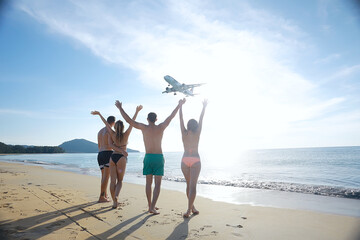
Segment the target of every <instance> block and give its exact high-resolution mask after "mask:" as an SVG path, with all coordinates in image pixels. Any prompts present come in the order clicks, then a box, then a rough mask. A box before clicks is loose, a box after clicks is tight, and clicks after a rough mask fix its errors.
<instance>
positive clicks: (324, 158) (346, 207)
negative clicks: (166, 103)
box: [0, 146, 360, 217]
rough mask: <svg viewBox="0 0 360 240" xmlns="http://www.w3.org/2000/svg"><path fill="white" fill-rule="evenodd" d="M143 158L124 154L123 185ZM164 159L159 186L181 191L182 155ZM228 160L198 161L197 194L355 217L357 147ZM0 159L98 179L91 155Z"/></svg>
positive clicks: (358, 205) (358, 207)
mask: <svg viewBox="0 0 360 240" xmlns="http://www.w3.org/2000/svg"><path fill="white" fill-rule="evenodd" d="M144 155H145V153H141V152H140V153H129V156H128V163H127V166H126V174H125V177H124V181H125V182H129V183H135V184H141V185H144V184H145V178H144V176H143V175H142V165H143V158H144ZM200 155H201V153H200ZM229 156H230V157H229ZM164 157H165V173H164V177H163V182H162V187H163V188H166V189H170V190H176V191H181V192H185V187H186V185H185V179H184V177H183V174H182V172H181V168H180V162H181V157H182V152H166V153H164ZM229 158H231V155H230V154H227V155H226V158H225V159H222V158H221V157H220V156H219V158H218V159H217V160H211V161H207V159H206V157H205V158H202V159H201V164H202V166H201V172H200V176H199V181H198V189H197V193H198V195H200V196H202V197H206V198H210V199H212V200H214V201H223V202H228V203H234V204H250V205H254V206H267V207H278V208H291V209H302V210H310V211H318V212H325V213H332V214H340V215H347V216H355V217H360V147H358V146H355V147H324V148H294V149H267V150H248V151H244V152H242V153H241V154H238V155H236V157H234V158H233V159H229ZM0 161H6V162H12V163H21V164H28V165H38V166H42V167H44V168H47V169H57V170H63V171H70V172H75V173H80V174H87V175H94V176H99V177H100V171H99V167H98V164H97V154H96V153H64V154H20V155H2V156H0ZM184 206H185V207H186V203H184Z"/></svg>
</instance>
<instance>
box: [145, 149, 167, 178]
mask: <svg viewBox="0 0 360 240" xmlns="http://www.w3.org/2000/svg"><path fill="white" fill-rule="evenodd" d="M164 163H165V160H164V156H163V155H162V154H153V153H147V154H146V155H145V158H144V168H143V175H157V176H164Z"/></svg>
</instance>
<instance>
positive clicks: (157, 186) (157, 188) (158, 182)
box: [150, 175, 162, 215]
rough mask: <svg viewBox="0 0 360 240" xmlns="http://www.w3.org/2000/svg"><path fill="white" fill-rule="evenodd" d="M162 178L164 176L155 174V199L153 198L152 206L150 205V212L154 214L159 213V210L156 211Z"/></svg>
mask: <svg viewBox="0 0 360 240" xmlns="http://www.w3.org/2000/svg"><path fill="white" fill-rule="evenodd" d="M161 179H162V176H157V175H156V176H155V187H154V192H153V199H152V202H151V206H150V213H152V214H155V215H156V214H159V212H158V211H156V208H155V206H156V202H157V200H158V198H159V195H160V187H161Z"/></svg>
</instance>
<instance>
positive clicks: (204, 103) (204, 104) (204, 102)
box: [203, 99, 208, 108]
mask: <svg viewBox="0 0 360 240" xmlns="http://www.w3.org/2000/svg"><path fill="white" fill-rule="evenodd" d="M207 104H208V100H207V99H204V101H203V107H204V108H205V107H206V106H207Z"/></svg>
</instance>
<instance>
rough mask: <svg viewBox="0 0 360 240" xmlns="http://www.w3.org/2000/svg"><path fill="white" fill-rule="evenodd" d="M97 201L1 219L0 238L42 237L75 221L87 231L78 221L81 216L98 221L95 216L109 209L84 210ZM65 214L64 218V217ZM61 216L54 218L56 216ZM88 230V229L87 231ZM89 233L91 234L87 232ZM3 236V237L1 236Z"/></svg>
mask: <svg viewBox="0 0 360 240" xmlns="http://www.w3.org/2000/svg"><path fill="white" fill-rule="evenodd" d="M96 203H97V202H90V203H84V204H79V205H76V206H71V207H68V208H64V209H57V210H54V211H51V212H46V213H42V214H39V215H36V216H32V217H27V218H22V219H19V220H15V221H1V222H0V233H1V237H2V238H1V239H16V238H22V237H26V238H31V239H33V238H34V237H35V236H37V237H38V238H40V237H44V236H46V235H48V234H50V233H52V232H54V231H57V230H59V229H61V228H65V227H66V226H68V225H70V224H72V223H75V224H76V225H77V226H79V227H80V228H81V229H82V230H83V231H87V229H86V228H84V227H82V226H81V225H80V224H79V223H78V221H79V220H80V219H83V218H88V217H95V218H97V219H98V220H99V221H102V220H101V219H100V218H98V217H97V216H96V214H100V213H103V212H107V211H109V208H100V209H96V210H93V211H89V210H85V209H84V208H86V207H89V206H92V205H94V204H96ZM76 211H80V212H81V213H80V214H78V215H75V216H73V212H76ZM64 216H65V218H64ZM60 217H61V218H63V219H61V220H56V218H60ZM87 232H88V231H87ZM89 234H91V233H90V232H89ZM3 237H4V238H3Z"/></svg>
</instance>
